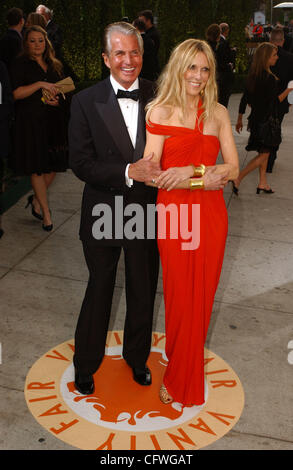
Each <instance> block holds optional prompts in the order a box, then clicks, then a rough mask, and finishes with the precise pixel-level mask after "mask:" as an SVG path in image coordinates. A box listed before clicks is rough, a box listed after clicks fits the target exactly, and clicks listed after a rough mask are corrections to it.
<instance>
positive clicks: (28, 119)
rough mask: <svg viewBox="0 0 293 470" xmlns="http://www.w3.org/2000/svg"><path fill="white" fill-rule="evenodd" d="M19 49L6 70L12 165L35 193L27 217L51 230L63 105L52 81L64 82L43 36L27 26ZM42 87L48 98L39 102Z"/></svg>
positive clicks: (61, 156)
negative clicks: (26, 177)
mask: <svg viewBox="0 0 293 470" xmlns="http://www.w3.org/2000/svg"><path fill="white" fill-rule="evenodd" d="M23 46H24V51H23V54H22V55H21V56H19V57H18V58H17V59H16V61H15V62H14V64H13V65H12V67H11V81H12V89H13V96H14V100H15V125H14V131H13V155H12V167H13V169H14V171H15V172H16V174H18V175H30V176H31V184H32V187H33V190H34V195H33V196H30V197H29V198H28V205H31V208H32V214H33V215H34V216H35V217H37V218H38V219H40V220H42V221H43V224H42V227H43V229H44V230H46V231H50V230H52V228H53V224H52V220H51V212H50V209H49V205H48V198H47V190H48V188H49V186H50V185H51V183H52V182H53V180H54V178H55V175H56V172H57V171H66V169H67V122H68V112H67V110H68V106H67V104H66V102H65V101H64V100H63V99H62V96H61V95H58V93H59V91H58V88H57V87H56V86H55V83H56V82H57V81H58V80H60V79H62V78H63V72H62V64H61V62H60V61H59V60H57V59H56V58H55V55H54V51H53V48H52V46H51V43H50V42H49V40H48V38H47V33H46V32H45V31H44V30H43V29H42V28H41V27H40V26H32V27H30V28H29V29H28V30H27V31H26V33H25V37H24V42H23ZM42 89H45V90H47V91H48V92H49V94H50V96H51V99H49V100H47V101H46V102H44V101H43V100H42Z"/></svg>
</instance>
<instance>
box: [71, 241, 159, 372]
mask: <svg viewBox="0 0 293 470" xmlns="http://www.w3.org/2000/svg"><path fill="white" fill-rule="evenodd" d="M83 250H84V256H85V260H86V263H87V266H88V269H89V281H88V285H87V289H86V293H85V297H84V300H83V303H82V307H81V311H80V315H79V319H78V322H77V327H76V331H75V354H74V358H73V362H74V365H75V366H76V368H77V369H78V370H79V371H80V373H81V374H94V373H95V372H96V370H97V369H98V368H99V366H100V364H101V362H102V360H103V357H104V354H105V345H106V338H107V332H108V325H109V320H110V314H111V307H112V299H113V292H114V287H115V279H116V271H117V265H118V261H119V258H120V254H121V250H122V247H121V246H117V247H116V246H106V247H105V246H95V245H93V244H87V243H86V242H83ZM123 250H124V259H125V290H126V316H125V324H124V339H123V353H122V354H123V357H124V359H125V360H126V362H127V363H128V364H129V365H130V366H131V367H142V366H144V365H145V363H146V361H147V358H148V356H149V353H150V348H151V338H152V323H153V310H154V301H155V295H156V289H157V281H158V271H159V255H158V249H157V243H156V240H152V241H147V242H141V243H136V241H135V242H134V243H133V245H132V244H130V243H129V246H125V247H123Z"/></svg>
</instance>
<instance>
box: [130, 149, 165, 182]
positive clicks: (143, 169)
mask: <svg viewBox="0 0 293 470" xmlns="http://www.w3.org/2000/svg"><path fill="white" fill-rule="evenodd" d="M153 155H154V154H153V153H151V154H150V155H147V156H145V157H143V158H141V159H140V160H138V161H137V162H135V163H131V165H129V168H128V177H129V178H132V179H133V180H135V181H140V182H142V183H150V182H152V180H155V179H156V178H157V177H158V176H159V175H160V174H161V172H162V171H161V167H160V163H159V162H155V161H152V158H153Z"/></svg>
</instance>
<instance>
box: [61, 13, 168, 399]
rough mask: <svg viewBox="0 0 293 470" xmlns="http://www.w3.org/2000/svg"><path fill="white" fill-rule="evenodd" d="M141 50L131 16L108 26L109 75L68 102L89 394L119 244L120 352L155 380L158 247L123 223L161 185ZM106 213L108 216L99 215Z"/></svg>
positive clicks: (82, 364) (83, 379) (78, 360)
mask: <svg viewBox="0 0 293 470" xmlns="http://www.w3.org/2000/svg"><path fill="white" fill-rule="evenodd" d="M142 52H143V42H142V38H141V35H140V34H139V32H138V31H137V30H136V28H134V26H132V25H131V24H128V23H126V22H118V23H113V24H111V25H109V26H108V27H107V28H106V30H105V37H104V53H103V59H104V62H105V65H106V66H107V67H108V68H109V70H110V77H107V78H106V79H104V80H103V81H101V82H99V83H97V84H96V85H94V86H92V87H90V88H88V89H85V90H83V91H81V92H79V93H77V94H76V95H74V96H73V99H72V104H71V119H70V123H69V165H70V167H71V168H72V170H73V172H74V173H75V175H76V176H77V177H78V178H80V179H81V180H82V181H84V182H85V188H84V193H83V199H82V209H81V223H80V232H79V234H80V239H81V241H82V244H83V250H84V256H85V260H86V263H87V266H88V269H89V282H88V286H87V289H86V293H85V297H84V300H83V303H82V307H81V312H80V315H79V319H78V323H77V328H76V332H75V354H74V359H73V362H74V366H75V386H76V388H77V390H78V391H79V392H80V393H82V394H85V395H88V394H91V393H93V390H94V380H93V374H94V373H95V372H96V371H97V369H98V368H99V366H100V364H101V362H102V360H103V357H104V353H105V344H106V336H107V331H108V323H109V317H110V313H111V304H112V298H113V291H114V285H115V277H116V269H117V264H118V260H119V257H120V254H121V249H122V248H123V251H124V259H125V283H126V304H127V311H126V319H125V326H124V340H123V357H124V359H125V360H126V362H127V364H128V365H129V366H130V367H131V368H132V371H133V378H134V380H136V381H137V382H138V383H139V384H141V385H150V383H151V372H150V370H149V369H148V367H147V365H146V362H147V359H148V355H149V352H150V346H151V331H152V318H153V306H154V299H155V293H156V286H157V278H158V262H159V261H158V251H157V246H156V240H155V239H150V238H149V239H148V238H147V237H146V236H145V234H144V235H143V236H142V237H141V239H136V238H135V236H134V237H133V236H132V235H133V234H129V232H128V230H126V228H127V223H129V222H131V219H129V217H127V216H126V215H125V214H126V212H127V211H129V210H130V209H131V208H133V207H134V206H133V204H135V205H136V206H137V205H139V207H140V208H141V209H142V212H143V217H145V216H146V211H147V207H148V205H149V204H155V201H156V189H155V188H151V187H148V186H147V185H146V184H145V183H146V182H151V181H154V180H155V178H156V177H157V176H158V175H159V174H160V173H161V170H160V168H159V165H158V164H157V163H155V162H153V161H152V155H150V156H147V157H144V158H141V157H142V155H143V152H144V146H145V111H144V109H145V106H146V104H147V102H148V100H150V99H151V98H152V97H153V84H152V82H149V81H147V80H144V79H138V76H139V73H140V70H141V66H142ZM125 95H126V96H125ZM133 95H134V96H133ZM137 98H138V100H137ZM118 206H119V207H120V209H121V210H120V211H119V207H118ZM132 210H133V209H132ZM101 212H103V213H104V214H106V215H107V216H109V217H108V218H107V219H106V220H105V219H104V218H103V217H104V216H103V217H100V218H98V219H97V216H98V215H100V214H101ZM128 213H129V212H128ZM143 225H144V224H143ZM144 228H145V225H144ZM154 238H155V237H154Z"/></svg>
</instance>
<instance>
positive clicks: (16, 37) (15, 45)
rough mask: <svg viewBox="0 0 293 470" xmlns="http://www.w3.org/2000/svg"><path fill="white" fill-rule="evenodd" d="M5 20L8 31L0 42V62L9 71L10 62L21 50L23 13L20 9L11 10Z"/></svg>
mask: <svg viewBox="0 0 293 470" xmlns="http://www.w3.org/2000/svg"><path fill="white" fill-rule="evenodd" d="M6 19H7V23H8V29H7V31H6V33H5V34H4V36H3V37H2V38H1V40H0V60H2V61H3V62H4V64H5V65H6V67H7V68H8V70H9V68H10V64H11V62H12V61H13V60H14V59H15V57H17V55H18V54H19V53H20V52H21V50H22V34H21V33H22V29H23V26H24V17H23V11H22V10H21V9H20V8H11V9H10V10H9V11H8V13H7V16H6Z"/></svg>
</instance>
